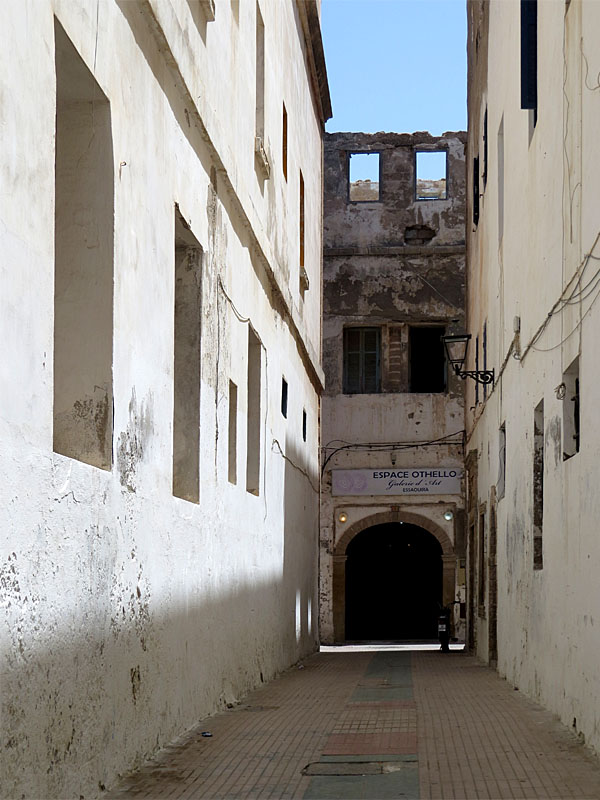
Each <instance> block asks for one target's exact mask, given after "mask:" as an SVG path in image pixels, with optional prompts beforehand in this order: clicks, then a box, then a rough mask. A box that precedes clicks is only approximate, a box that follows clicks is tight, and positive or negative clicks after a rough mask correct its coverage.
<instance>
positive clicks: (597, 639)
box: [466, 1, 600, 750]
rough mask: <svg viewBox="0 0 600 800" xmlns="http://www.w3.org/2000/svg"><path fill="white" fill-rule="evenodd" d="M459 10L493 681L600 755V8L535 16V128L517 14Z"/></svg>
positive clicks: (474, 434)
mask: <svg viewBox="0 0 600 800" xmlns="http://www.w3.org/2000/svg"><path fill="white" fill-rule="evenodd" d="M469 10H470V18H469V64H470V69H469V98H470V100H469V130H470V138H469V152H470V155H471V156H472V157H476V156H477V155H478V154H479V155H480V156H481V155H482V153H483V132H484V115H485V109H486V107H487V114H488V159H489V160H488V165H489V166H488V170H487V183H486V184H485V185H484V183H483V179H482V176H481V175H480V181H481V183H480V185H481V187H482V188H481V194H482V197H481V198H480V219H479V224H478V225H477V227H476V228H475V227H474V226H468V230H469V231H470V233H469V236H468V240H467V244H468V268H469V280H468V285H469V298H468V317H469V330H470V331H471V333H473V335H474V336H475V334H477V333H478V332H479V334H480V335H481V332H482V329H483V325H484V322H485V321H486V320H487V335H488V364H489V366H493V367H495V368H496V374H497V376H498V380H497V382H496V386H495V388H494V391H493V393H491V394H490V395H488V397H487V399H486V398H484V396H483V395H482V394H480V395H479V402H478V403H477V402H476V398H475V396H474V392H473V387H469V392H468V395H467V400H466V407H467V409H469V413H468V417H467V420H468V435H469V442H468V445H467V448H468V450H469V451H470V452H471V454H472V455H471V463H472V469H471V473H472V475H474V476H475V478H474V484H475V485H474V487H473V494H472V500H471V506H472V507H473V508H475V509H476V508H478V507H484V508H486V509H487V513H486V523H485V527H484V530H483V531H482V533H483V536H484V539H487V538H488V537H489V528H488V524H489V518H490V514H491V512H492V510H493V509H494V510H495V511H496V516H497V526H498V553H497V574H498V602H497V618H498V630H497V638H498V655H497V659H498V662H497V663H498V670H499V672H500V673H501V674H502V675H504V676H506V678H507V679H508V680H510V681H511V682H512V683H513V684H514V685H515V686H517V687H518V688H519V689H520V690H521V691H524V692H526V693H527V694H528V695H530V696H531V697H533V698H534V699H535V700H537V701H538V702H541V703H542V704H544V705H545V706H547V707H548V708H550V709H552V710H553V711H554V712H555V713H557V714H558V715H559V716H560V718H561V719H562V720H563V722H564V723H565V724H567V725H569V726H572V727H573V729H574V730H576V731H577V732H578V733H579V734H580V735H581V736H582V737H584V738H585V740H586V741H587V742H588V743H589V744H590V745H591V746H592V747H594V748H595V749H596V750H600V733H599V731H600V716H599V712H598V709H599V708H600V670H599V667H598V664H599V661H598V653H599V652H600V627H599V625H598V616H597V609H598V607H599V602H600V595H599V589H598V579H597V574H598V565H599V563H600V547H599V544H598V536H597V527H598V526H597V520H598V514H599V511H600V509H599V508H598V492H597V491H596V488H595V487H596V483H597V476H598V468H597V453H598V447H599V444H600V441H599V430H598V424H597V413H596V409H597V407H598V400H599V399H600V398H599V395H600V391H599V387H598V381H597V379H596V373H597V370H596V368H595V366H596V361H597V358H596V352H597V341H598V330H599V325H600V318H599V317H598V310H597V304H596V302H595V301H596V299H597V284H595V282H594V281H592V282H590V278H592V277H593V276H594V275H595V274H596V271H597V270H596V266H595V263H596V261H595V257H596V256H597V255H598V253H597V241H598V218H597V202H596V200H595V193H596V191H597V184H598V169H599V167H598V162H599V159H598V142H597V136H596V131H597V129H598V124H599V123H600V119H599V117H598V108H597V92H596V90H595V82H594V81H592V79H591V77H590V76H592V75H597V74H598V70H599V69H600V62H599V57H598V51H597V41H596V35H595V32H596V31H597V30H598V25H599V24H600V8H598V5H597V4H596V3H593V2H585V1H584V2H577V3H576V2H571V3H570V4H568V5H563V4H560V3H540V4H538V36H539V37H540V38H539V39H538V41H543V42H544V46H543V47H539V46H538V55H537V58H538V117H537V124H536V125H535V127H533V125H532V120H531V113H530V112H529V111H528V110H525V109H521V108H520V107H519V106H520V103H519V99H520V98H519V96H518V91H519V84H520V75H519V63H520V54H519V46H520V45H519V35H518V31H519V14H520V10H519V3H517V2H510V3H509V2H507V3H490V4H488V3H484V4H481V7H480V6H479V5H478V4H474V3H470V4H469ZM499 132H503V137H502V136H500V137H499V136H498V134H499ZM502 150H503V155H504V168H502V158H501V155H502ZM480 164H481V160H480ZM472 166H473V165H472V162H470V164H469V181H471V180H472V177H473V173H472ZM469 217H470V218H471V208H470V209H469ZM471 228H472V230H471ZM589 253H592V258H590V259H588V258H587V257H586V255H587V254H589ZM586 265H587V266H586ZM573 276H576V277H575V281H574V282H573V283H569V281H570V280H571V278H572V277H573ZM580 276H581V277H580ZM583 287H586V288H585V289H584V290H583V291H579V290H580V289H583ZM561 297H562V300H561ZM549 315H550V316H549ZM515 317H518V323H519V326H520V331H519V332H517V333H515V326H514V323H513V320H514V319H515ZM519 326H517V327H519ZM538 331H539V333H538ZM577 356H578V357H579V375H580V427H581V442H580V450H579V452H578V453H577V454H575V455H574V456H573V457H571V458H568V459H566V460H565V459H564V457H563V453H564V452H565V451H566V450H567V449H568V448H569V447H572V444H573V443H572V441H570V440H569V436H568V435H566V434H565V430H564V417H565V415H568V414H569V408H570V405H572V399H571V397H570V396H569V395H568V394H565V396H564V397H563V392H562V390H561V389H560V387H561V384H562V383H563V382H564V373H565V370H566V369H567V368H568V367H569V365H570V364H571V363H572V362H573V360H574V359H575V358H576V357H577ZM472 366H473V359H472V360H471V364H470V367H471V368H472ZM484 400H485V402H484ZM541 400H543V402H544V427H543V441H544V465H543V469H544V471H543V490H544V501H543V516H542V534H543V540H542V553H543V568H542V569H535V568H534V533H536V531H535V522H536V520H535V514H534V485H533V482H534V460H535V451H534V443H535V428H534V411H535V409H536V407H538V404H539V403H540V401H541ZM502 424H505V427H506V459H505V463H506V469H505V492H504V493H503V494H502V493H501V492H499V491H498V488H499V487H500V486H501V483H502V481H501V469H500V467H499V449H500V435H499V428H500V426H501V425H502ZM495 493H498V500H497V503H496V502H494V495H495ZM475 525H476V526H477V525H478V523H477V520H475ZM473 555H474V556H475V558H476V553H474V554H473ZM476 577H477V576H476ZM489 592H490V587H489V585H487V584H486V586H485V607H484V609H483V614H482V615H479V614H478V615H477V618H476V620H475V631H474V634H475V637H476V641H475V645H476V648H477V652H478V654H479V655H480V656H481V657H482V658H487V657H488V656H489V640H488V629H489V625H488V622H489V620H488V615H489V611H490V609H491V604H490V595H489Z"/></svg>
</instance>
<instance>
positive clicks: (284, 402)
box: [281, 378, 288, 419]
mask: <svg viewBox="0 0 600 800" xmlns="http://www.w3.org/2000/svg"><path fill="white" fill-rule="evenodd" d="M281 414H282V415H283V416H284V417H285V419H287V414H288V382H287V381H286V379H285V378H282V379H281Z"/></svg>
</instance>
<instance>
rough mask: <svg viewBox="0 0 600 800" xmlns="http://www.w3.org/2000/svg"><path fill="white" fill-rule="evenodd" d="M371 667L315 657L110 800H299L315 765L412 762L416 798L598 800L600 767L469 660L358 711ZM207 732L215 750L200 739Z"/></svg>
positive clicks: (426, 657)
mask: <svg viewBox="0 0 600 800" xmlns="http://www.w3.org/2000/svg"><path fill="white" fill-rule="evenodd" d="M370 659H371V653H360V652H348V651H343V650H340V651H339V652H334V653H330V652H327V653H321V654H317V655H315V656H313V657H311V658H310V659H308V660H307V661H306V662H305V669H303V670H298V669H292V670H289V671H288V672H286V673H285V674H284V675H282V676H281V677H280V678H279V679H277V680H276V681H273V682H272V683H271V684H269V685H268V686H265V687H263V688H261V689H259V690H257V691H255V692H253V693H252V694H251V695H249V696H248V697H247V698H245V700H244V703H243V705H241V706H239V707H238V708H237V709H235V710H232V711H229V712H226V713H223V714H219V715H216V716H214V717H212V718H210V719H208V720H204V721H202V722H201V723H199V725H198V726H197V727H196V728H194V729H193V730H192V731H189V732H188V733H187V734H186V735H185V736H183V737H181V738H180V739H179V740H177V741H176V742H174V743H173V744H172V745H171V746H169V747H168V748H166V749H165V750H162V751H161V752H160V753H159V754H158V755H157V756H156V757H155V758H154V759H153V760H152V761H150V762H148V763H147V764H146V765H145V766H144V767H143V768H142V769H140V770H139V771H138V772H136V773H134V774H133V775H131V776H129V777H127V778H125V779H124V780H123V781H122V782H121V783H120V784H119V785H118V786H116V787H114V789H113V790H112V791H111V792H110V793H109V794H108V796H107V797H108V798H113V800H116V799H117V798H157V799H158V798H161V799H162V798H173V799H174V800H180V798H181V799H182V800H183V798H190V799H196V798H197V799H198V800H201V799H202V798H204V799H206V800H221V799H222V800H225V799H226V798H227V799H228V800H243V798H248V799H249V800H254V799H255V798H256V800H258V798H276V799H277V800H285V799H286V798H302V797H303V795H304V793H305V792H306V791H307V789H308V787H309V784H310V781H311V778H310V777H307V776H305V775H303V774H302V770H303V768H304V767H305V766H306V765H307V764H309V763H313V762H318V761H319V759H320V758H321V756H324V757H326V758H330V759H331V758H335V755H336V754H338V755H348V757H349V758H352V756H354V757H356V756H357V755H358V756H363V755H364V756H367V759H365V760H368V756H369V755H370V754H374V755H377V756H383V757H384V759H385V757H386V756H387V757H388V758H390V757H391V755H388V753H390V754H391V753H392V752H393V753H394V754H398V755H401V754H402V753H414V752H417V753H418V769H419V777H420V797H421V798H431V799H432V800H433V799H435V798H456V800H459V799H460V800H505V798H506V799H507V800H508V798H524V799H525V800H542V799H544V800H545V799H547V798H557V799H559V800H560V799H566V798H578V800H598V799H599V798H600V764H599V762H598V761H596V760H595V759H594V758H592V757H591V756H590V754H589V753H588V752H587V751H586V750H585V748H583V747H582V745H581V744H580V743H579V742H578V740H577V739H576V738H575V737H574V736H572V734H571V733H570V731H568V730H567V729H566V728H564V727H562V726H560V725H559V724H558V723H557V722H556V721H555V720H554V719H553V717H552V715H551V714H549V713H548V712H545V711H543V710H542V709H540V708H539V707H538V706H536V705H534V704H533V703H530V702H528V701H527V700H526V699H525V698H523V697H522V696H521V695H520V693H518V692H515V691H513V690H512V689H511V687H510V686H509V685H508V684H507V683H506V682H504V681H502V680H501V679H500V678H499V677H498V676H497V675H496V674H495V673H494V672H492V671H491V670H489V669H487V668H486V667H484V666H482V665H481V664H479V663H478V662H477V661H475V660H474V659H473V658H471V657H469V656H466V655H463V654H460V653H451V654H449V655H442V654H441V653H439V652H415V653H413V654H412V679H413V690H414V701H412V700H393V701H389V700H388V701H383V702H381V703H377V702H376V701H369V702H355V701H353V700H352V695H353V692H354V690H355V689H356V688H357V687H358V685H359V683H362V682H363V681H364V680H368V681H371V679H370V678H368V679H365V678H364V675H365V671H366V669H367V666H368V664H369V661H370ZM384 691H385V690H384ZM207 729H208V730H210V731H211V732H212V733H213V737H212V738H202V736H201V731H203V730H207ZM415 734H416V736H415ZM375 742H376V743H377V752H376V753H375V749H374V748H375V744H374V743H375ZM388 746H389V748H390V749H388ZM410 747H412V748H416V749H413V750H410V749H409V748H410ZM332 748H333V750H335V751H336V754H332V755H329V756H327V753H330V752H332ZM344 748H345V749H344ZM340 750H343V752H341V753H340V752H339V751H340ZM345 780H351V779H345ZM311 796H312V797H314V796H315V795H314V793H313V794H312V795H311ZM328 796H329V797H331V794H330V795H328ZM339 796H340V800H344V796H343V793H342V794H340V795H339ZM105 797H106V795H105ZM365 800H377V798H376V797H366V796H365Z"/></svg>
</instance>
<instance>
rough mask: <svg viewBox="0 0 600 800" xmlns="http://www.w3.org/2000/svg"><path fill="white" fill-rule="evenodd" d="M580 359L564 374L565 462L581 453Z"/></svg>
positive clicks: (562, 387)
mask: <svg viewBox="0 0 600 800" xmlns="http://www.w3.org/2000/svg"><path fill="white" fill-rule="evenodd" d="M579 392H580V388H579V357H577V358H576V359H575V360H574V361H573V362H572V363H571V364H570V366H569V367H568V368H567V369H566V370H565V372H564V373H563V379H562V383H561V385H560V386H559V393H560V394H559V396H561V397H562V404H563V460H565V461H566V460H567V459H568V458H571V457H572V456H574V455H575V454H576V453H578V452H579V445H580V430H579Z"/></svg>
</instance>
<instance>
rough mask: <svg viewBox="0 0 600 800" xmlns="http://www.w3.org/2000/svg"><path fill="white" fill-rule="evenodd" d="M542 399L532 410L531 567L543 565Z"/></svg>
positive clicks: (536, 567)
mask: <svg viewBox="0 0 600 800" xmlns="http://www.w3.org/2000/svg"><path fill="white" fill-rule="evenodd" d="M543 525H544V401H543V400H540V402H539V403H538V404H537V406H536V407H535V411H534V412H533V568H534V569H542V567H543V566H544V551H543V547H542V545H543Z"/></svg>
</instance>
